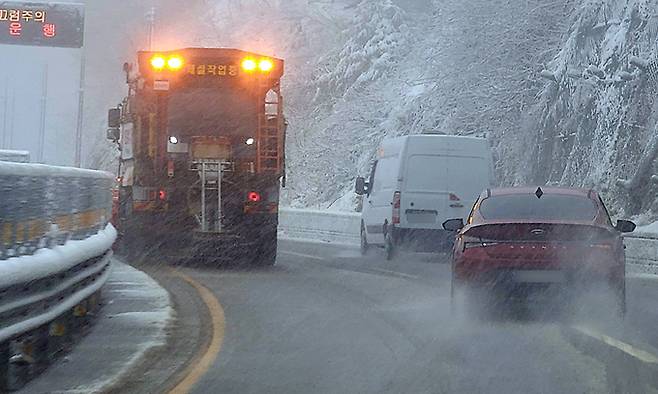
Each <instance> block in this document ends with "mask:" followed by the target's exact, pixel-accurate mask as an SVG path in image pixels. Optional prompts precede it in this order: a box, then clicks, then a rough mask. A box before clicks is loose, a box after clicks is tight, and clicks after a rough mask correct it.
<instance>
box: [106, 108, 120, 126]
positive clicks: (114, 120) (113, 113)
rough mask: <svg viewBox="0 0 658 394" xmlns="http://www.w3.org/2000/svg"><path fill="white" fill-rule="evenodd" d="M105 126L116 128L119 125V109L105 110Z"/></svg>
mask: <svg viewBox="0 0 658 394" xmlns="http://www.w3.org/2000/svg"><path fill="white" fill-rule="evenodd" d="M107 127H109V128H111V129H118V128H119V127H121V109H120V108H112V109H110V110H109V111H107Z"/></svg>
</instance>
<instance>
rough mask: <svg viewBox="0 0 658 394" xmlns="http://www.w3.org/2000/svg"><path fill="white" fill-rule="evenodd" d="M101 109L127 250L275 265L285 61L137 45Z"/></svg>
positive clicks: (282, 180)
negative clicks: (113, 154)
mask: <svg viewBox="0 0 658 394" xmlns="http://www.w3.org/2000/svg"><path fill="white" fill-rule="evenodd" d="M124 72H125V73H126V82H127V84H128V95H127V97H126V98H124V99H123V101H122V102H121V104H119V106H118V107H117V108H112V109H110V111H109V114H108V123H109V128H108V132H107V137H108V139H110V140H113V141H115V142H117V143H118V145H119V149H120V153H121V157H120V167H119V171H118V181H119V183H120V186H119V196H118V200H117V203H118V219H117V223H116V226H117V227H118V229H119V233H120V237H121V240H122V244H123V246H124V247H126V248H127V249H128V251H133V252H134V251H146V250H154V249H157V250H158V251H160V252H161V254H162V255H166V256H168V257H179V258H181V259H183V260H186V259H190V260H195V261H202V262H209V261H212V262H228V263H232V262H240V263H253V264H257V265H273V264H274V262H275V259H276V250H277V224H278V210H279V188H280V186H282V184H283V185H285V157H284V155H285V129H286V121H285V119H284V116H283V98H282V95H281V89H280V80H281V77H282V76H283V72H284V62H283V60H281V59H277V58H273V57H270V56H262V55H258V54H255V53H250V52H246V51H242V50H237V49H227V48H186V49H181V50H175V51H165V52H152V51H142V52H139V53H138V70H137V72H135V71H134V70H133V66H132V65H131V64H129V63H126V64H125V65H124Z"/></svg>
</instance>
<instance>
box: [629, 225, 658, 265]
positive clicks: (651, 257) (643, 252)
mask: <svg viewBox="0 0 658 394" xmlns="http://www.w3.org/2000/svg"><path fill="white" fill-rule="evenodd" d="M624 244H625V245H626V264H627V266H628V267H629V269H630V270H631V271H632V272H634V273H645V274H655V275H658V234H651V233H632V234H630V235H628V236H625V237H624Z"/></svg>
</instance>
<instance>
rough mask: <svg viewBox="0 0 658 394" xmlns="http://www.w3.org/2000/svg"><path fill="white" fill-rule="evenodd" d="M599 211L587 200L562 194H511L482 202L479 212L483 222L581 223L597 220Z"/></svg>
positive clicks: (592, 202)
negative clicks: (562, 221) (512, 220)
mask: <svg viewBox="0 0 658 394" xmlns="http://www.w3.org/2000/svg"><path fill="white" fill-rule="evenodd" d="M597 211H598V209H597V206H596V204H595V203H594V201H592V200H590V199H589V198H585V197H579V196H570V195H563V194H544V195H543V196H542V197H541V198H537V196H536V195H534V194H511V195H503V196H493V197H489V198H486V199H484V200H482V203H481V204H480V213H481V214H482V216H483V217H484V218H485V219H489V220H504V219H520V220H534V219H539V220H568V221H572V220H573V221H583V220H592V219H594V218H595V217H596V213H597Z"/></svg>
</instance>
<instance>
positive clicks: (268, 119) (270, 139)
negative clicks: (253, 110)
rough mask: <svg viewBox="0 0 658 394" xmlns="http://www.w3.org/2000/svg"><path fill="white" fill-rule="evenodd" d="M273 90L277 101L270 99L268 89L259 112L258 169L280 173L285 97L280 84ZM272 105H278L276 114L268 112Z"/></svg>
mask: <svg viewBox="0 0 658 394" xmlns="http://www.w3.org/2000/svg"><path fill="white" fill-rule="evenodd" d="M271 91H272V92H274V94H275V95H276V97H275V100H276V101H269V98H268V94H267V93H269V91H267V93H266V94H265V102H264V103H263V104H262V105H261V108H262V109H261V110H260V111H259V114H258V130H257V132H256V136H257V139H256V141H257V151H258V157H257V161H256V171H257V172H259V173H262V172H269V173H273V174H280V173H281V172H282V170H283V168H282V167H283V132H284V126H283V97H282V96H281V87H280V85H278V84H277V85H276V86H274V87H273V88H272V89H271ZM272 106H276V114H274V113H273V111H272V112H269V113H268V108H271V107H272Z"/></svg>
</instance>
